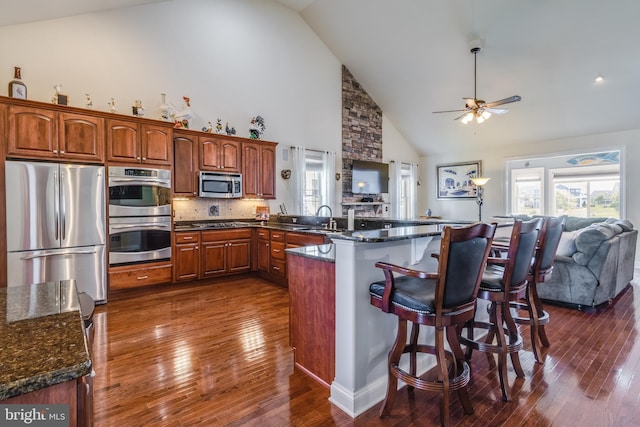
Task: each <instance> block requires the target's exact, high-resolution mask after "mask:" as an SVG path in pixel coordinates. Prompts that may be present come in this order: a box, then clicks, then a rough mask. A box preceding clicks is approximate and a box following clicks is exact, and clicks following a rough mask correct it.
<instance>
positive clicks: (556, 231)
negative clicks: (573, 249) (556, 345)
mask: <svg viewBox="0 0 640 427" xmlns="http://www.w3.org/2000/svg"><path fill="white" fill-rule="evenodd" d="M566 221H567V216H566V215H563V216H559V217H545V218H544V223H543V225H542V232H541V233H540V239H539V242H538V248H537V249H536V254H535V256H534V258H533V265H532V267H531V269H530V271H529V275H528V277H527V282H528V284H527V292H526V294H525V297H524V299H521V300H519V301H512V302H511V303H510V306H511V308H514V309H515V312H516V314H515V315H514V316H513V320H514V321H515V322H516V323H518V324H524V325H529V327H530V332H531V347H532V349H533V355H534V356H535V358H536V362H538V363H543V362H544V355H543V354H542V349H541V347H549V339H548V338H547V333H546V331H545V328H544V326H545V325H546V324H547V323H549V313H547V312H546V311H545V310H544V308H543V307H542V301H540V297H539V296H538V288H537V286H538V283H543V282H544V281H545V280H547V279H549V277H551V272H552V271H553V260H554V258H555V256H556V251H557V250H558V245H559V244H560V238H561V237H562V232H563V231H564V226H565V222H566ZM521 311H527V313H528V315H526V317H525V316H524V315H523V316H521V315H520V313H521Z"/></svg>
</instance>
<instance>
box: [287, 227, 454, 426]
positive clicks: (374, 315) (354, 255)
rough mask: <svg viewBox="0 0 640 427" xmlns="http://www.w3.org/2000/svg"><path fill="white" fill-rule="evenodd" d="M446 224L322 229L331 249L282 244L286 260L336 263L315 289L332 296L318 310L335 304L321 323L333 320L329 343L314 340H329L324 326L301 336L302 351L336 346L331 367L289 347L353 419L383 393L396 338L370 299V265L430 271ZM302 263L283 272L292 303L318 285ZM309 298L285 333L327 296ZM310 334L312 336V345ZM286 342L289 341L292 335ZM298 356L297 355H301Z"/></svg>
mask: <svg viewBox="0 0 640 427" xmlns="http://www.w3.org/2000/svg"><path fill="white" fill-rule="evenodd" d="M446 225H455V224H446V223H444V222H440V223H437V224H430V225H417V226H409V227H398V228H389V229H380V230H366V231H362V230H356V231H344V232H341V233H329V235H328V236H329V237H330V238H331V240H332V241H333V248H332V250H331V251H330V252H329V251H328V250H327V248H326V245H325V246H321V247H318V248H319V249H322V250H319V251H314V250H313V249H312V248H300V249H290V250H287V254H288V257H289V259H291V258H300V259H303V258H307V259H308V260H312V261H315V262H316V263H319V264H325V265H327V267H325V268H326V271H327V272H330V271H333V269H335V274H334V276H333V277H332V278H335V287H334V289H325V290H324V291H323V292H321V291H320V290H317V289H316V290H315V292H316V293H317V294H318V295H322V294H324V295H325V297H326V295H327V294H329V295H331V298H332V301H334V302H335V306H334V307H328V308H325V311H326V312H331V311H332V310H335V323H334V324H333V323H332V322H327V323H326V324H325V325H324V326H325V327H331V326H335V327H334V330H335V341H334V342H335V349H333V348H330V346H328V348H321V347H322V343H320V344H319V341H321V340H323V342H328V341H327V340H326V339H324V336H325V335H326V331H325V332H323V334H322V335H314V336H312V337H304V340H303V344H304V345H305V346H306V349H308V348H311V347H312V346H316V347H315V351H316V353H317V352H321V353H324V352H327V353H331V352H332V351H335V375H334V374H333V372H331V373H330V375H327V373H326V372H325V371H324V370H325V369H326V366H325V365H323V364H320V363H318V361H317V360H315V359H304V358H299V357H298V353H300V352H302V353H304V351H305V349H302V350H301V349H296V365H297V366H299V365H303V366H299V367H301V368H302V369H303V370H305V371H307V373H309V374H311V375H312V376H314V377H315V378H316V379H319V380H320V382H322V383H324V384H327V385H329V384H330V390H331V395H330V397H329V400H330V401H331V402H332V403H333V404H335V405H337V406H338V407H340V408H341V409H342V410H343V411H345V412H346V413H348V414H349V415H351V416H352V417H356V416H357V415H359V414H361V413H363V412H364V411H366V410H367V409H368V408H370V407H372V406H373V405H375V404H376V403H378V402H380V401H381V400H382V399H383V398H384V396H385V392H386V385H387V354H388V352H389V349H390V348H391V346H392V344H393V341H394V339H395V329H396V325H397V318H396V317H395V316H392V315H389V314H385V313H383V312H381V311H380V310H379V309H377V308H375V307H373V306H372V305H371V304H370V303H369V284H370V283H372V282H375V281H378V280H383V279H384V275H383V273H382V270H379V269H377V268H375V266H374V265H375V263H376V262H377V261H385V262H390V263H394V264H398V265H403V266H406V267H410V268H415V269H419V270H427V271H436V269H437V262H436V260H435V259H434V258H432V257H431V253H438V252H439V250H440V235H441V233H442V230H443V229H444V227H445V226H446ZM292 265H293V263H292ZM328 265H330V267H328ZM304 267H305V269H304V272H305V273H306V274H299V275H297V277H298V279H297V282H296V281H295V280H296V279H294V278H293V277H292V276H290V283H289V288H290V291H291V292H292V294H291V298H292V304H295V303H296V301H297V300H296V299H295V295H296V293H295V290H296V289H298V288H305V287H306V288H307V289H308V288H310V287H311V288H317V287H321V286H322V285H323V284H318V283H315V281H317V280H316V279H317V276H318V274H313V273H310V271H314V272H315V271H316V270H310V267H307V266H306V265H304ZM321 268H323V267H322V266H318V267H317V269H318V270H317V271H320V270H319V269H321ZM329 274H330V273H329ZM309 281H311V282H309ZM325 281H326V282H327V283H325V285H327V286H329V287H330V286H331V284H330V283H328V282H331V280H326V276H325ZM307 282H309V283H307ZM333 291H335V294H333ZM314 301H315V303H314V304H307V308H308V310H307V309H302V310H300V307H298V309H299V310H298V312H297V314H296V316H295V318H294V317H292V318H291V330H292V338H293V335H294V334H295V332H296V331H297V330H298V329H297V328H298V326H299V325H296V322H299V323H300V324H301V325H302V326H303V327H304V326H305V325H307V326H308V325H309V324H310V322H305V319H304V316H305V315H306V316H316V315H317V313H316V312H317V311H318V310H319V309H318V307H317V306H316V305H320V304H322V303H326V298H325V299H318V300H317V301H316V300H314ZM292 310H293V309H292ZM309 313H311V314H309ZM325 317H326V316H325ZM316 332H317V331H316ZM307 335H309V334H307ZM432 339H433V333H431V334H429V333H423V334H422V335H421V338H420V341H421V342H426V341H429V340H432ZM313 340H315V341H316V342H313V343H312V342H311V341H313ZM298 342H300V340H299V341H298ZM293 343H294V346H295V341H294V342H293ZM307 354H310V353H309V352H307ZM302 356H303V357H304V354H302ZM317 357H318V356H316V358H317ZM429 362H430V361H429ZM429 367H430V365H427V364H426V363H422V364H421V363H420V361H419V362H418V370H419V371H425V370H426V369H428V368H429ZM314 369H317V370H315V371H314ZM407 369H408V368H407Z"/></svg>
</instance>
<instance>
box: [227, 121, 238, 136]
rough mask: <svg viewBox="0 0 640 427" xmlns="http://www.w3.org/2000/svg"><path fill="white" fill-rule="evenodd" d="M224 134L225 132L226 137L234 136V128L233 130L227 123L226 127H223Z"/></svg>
mask: <svg viewBox="0 0 640 427" xmlns="http://www.w3.org/2000/svg"><path fill="white" fill-rule="evenodd" d="M225 132H227V135H235V134H236V128H234V127H233V126H231V127H229V122H227V126H226V127H225Z"/></svg>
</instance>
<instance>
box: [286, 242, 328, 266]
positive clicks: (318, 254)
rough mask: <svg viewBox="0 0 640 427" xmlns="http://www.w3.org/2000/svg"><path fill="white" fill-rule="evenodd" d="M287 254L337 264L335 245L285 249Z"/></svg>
mask: <svg viewBox="0 0 640 427" xmlns="http://www.w3.org/2000/svg"><path fill="white" fill-rule="evenodd" d="M285 252H286V253H288V254H291V255H297V256H301V257H304V258H311V259H315V260H318V261H323V262H336V251H335V246H334V245H333V244H327V245H313V246H304V247H300V248H290V249H285Z"/></svg>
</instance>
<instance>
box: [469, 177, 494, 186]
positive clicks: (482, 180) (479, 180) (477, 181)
mask: <svg viewBox="0 0 640 427" xmlns="http://www.w3.org/2000/svg"><path fill="white" fill-rule="evenodd" d="M490 179H491V178H482V177H477V178H471V181H473V183H474V184H475V185H477V186H478V187H481V186H483V185H485V184H486V183H487V182H489V180H490Z"/></svg>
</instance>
